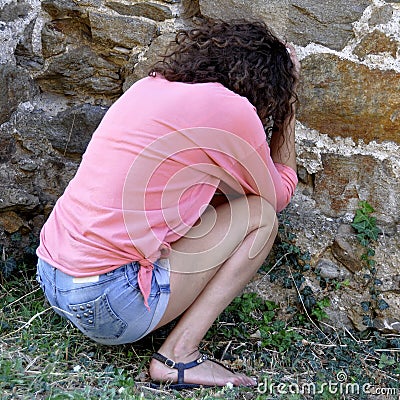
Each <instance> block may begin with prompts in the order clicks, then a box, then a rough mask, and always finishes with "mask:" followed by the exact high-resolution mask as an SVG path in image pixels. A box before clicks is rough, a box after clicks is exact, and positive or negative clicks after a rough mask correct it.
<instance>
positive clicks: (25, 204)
mask: <svg viewBox="0 0 400 400" xmlns="http://www.w3.org/2000/svg"><path fill="white" fill-rule="evenodd" d="M38 205H39V198H38V197H37V196H34V195H32V194H30V193H28V192H27V191H26V190H24V189H22V188H19V187H15V186H11V185H8V186H6V185H5V182H2V184H1V186H0V211H3V210H4V211H7V210H8V209H12V208H16V207H17V206H18V207H19V208H23V209H24V210H33V209H34V208H35V207H36V206H38Z"/></svg>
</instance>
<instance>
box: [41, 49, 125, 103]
mask: <svg viewBox="0 0 400 400" xmlns="http://www.w3.org/2000/svg"><path fill="white" fill-rule="evenodd" d="M37 82H38V83H39V85H40V88H41V89H42V90H43V91H46V92H50V93H61V94H64V95H66V96H73V97H76V98H78V99H84V100H86V99H89V98H91V97H92V98H96V99H99V100H104V101H105V102H106V103H109V102H110V101H112V100H114V99H116V98H117V97H118V96H119V95H120V94H121V85H122V83H121V80H120V76H119V67H118V66H117V65H115V64H113V63H111V62H109V61H107V60H106V59H105V58H103V57H102V56H100V55H98V54H97V53H95V52H94V51H93V50H92V49H91V48H90V47H88V46H81V47H76V48H71V50H70V51H68V52H66V53H63V54H61V55H58V56H55V57H53V58H51V59H50V62H49V65H48V68H47V69H46V70H45V71H44V72H43V73H41V74H40V75H38V77H37Z"/></svg>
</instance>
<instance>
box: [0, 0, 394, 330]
mask: <svg viewBox="0 0 400 400" xmlns="http://www.w3.org/2000/svg"><path fill="white" fill-rule="evenodd" d="M195 14H202V15H205V16H209V17H217V18H222V19H232V18H240V17H255V18H261V19H263V20H264V21H266V22H267V23H268V24H269V25H270V26H271V27H272V28H273V29H274V30H275V32H277V33H278V34H279V35H280V36H281V37H283V38H285V39H286V40H288V41H289V42H292V43H293V44H294V45H295V47H296V49H297V51H298V54H299V57H300V59H301V63H302V78H301V85H300V92H299V95H300V101H301V108H300V110H299V114H298V122H297V153H298V164H299V178H300V184H299V187H298V190H297V192H296V195H295V197H294V199H293V201H292V204H291V205H290V207H289V208H288V210H287V215H288V218H289V220H290V222H291V224H292V226H293V229H294V231H295V232H296V234H297V238H298V239H297V244H298V245H299V246H301V248H302V249H304V250H307V251H309V252H310V253H311V255H312V263H311V264H312V273H310V274H309V276H308V277H307V284H308V285H309V286H310V287H312V288H313V290H314V292H315V293H316V296H320V297H323V296H325V295H327V294H328V295H329V297H330V298H331V301H332V307H331V309H330V310H329V314H330V318H331V323H332V324H334V325H337V326H339V325H341V324H345V325H346V326H348V327H356V328H357V329H365V327H366V326H367V325H371V324H372V325H374V326H375V327H377V328H379V329H386V330H395V331H398V330H400V322H398V321H399V315H400V286H399V282H400V265H399V261H398V260H399V259H400V251H399V247H400V239H399V236H398V233H399V216H400V204H399V203H400V185H399V177H400V151H399V146H400V134H399V132H400V107H399V105H400V55H399V42H400V2H399V0H396V1H395V0H393V1H383V0H353V1H347V0H326V1H322V2H321V1H316V0H254V1H246V0H218V1H216V0H198V1H196V0H194V1H190V0H181V1H179V0H165V1H160V0H152V1H139V0H138V1H124V0H43V1H39V0H0V41H1V43H2V45H1V46H0V94H1V95H0V241H1V248H0V250H1V252H2V259H1V262H2V266H3V267H4V265H7V266H8V267H9V268H12V267H13V266H14V265H15V262H16V260H15V258H17V257H28V256H32V249H33V248H34V245H35V240H36V238H37V234H38V231H39V230H40V227H41V226H42V224H43V222H44V220H45V218H46V217H47V215H48V214H49V212H50V211H51V209H52V207H53V205H54V203H55V201H56V199H57V198H58V197H59V196H60V194H61V193H62V192H63V190H64V188H65V187H66V185H67V184H68V182H69V180H70V179H71V178H72V176H73V175H74V173H75V171H76V168H77V166H78V165H79V161H80V158H81V155H82V154H83V152H84V150H85V148H86V145H87V143H88V141H89V140H90V137H91V134H92V132H93V131H94V129H95V128H96V126H97V124H98V123H99V121H100V120H101V118H102V116H103V115H104V113H105V112H106V110H107V108H108V107H109V106H110V105H111V104H112V103H113V101H115V99H116V98H118V96H120V95H121V94H122V93H123V92H124V91H125V90H126V89H127V88H128V87H129V86H130V85H131V84H132V83H133V82H134V81H136V80H137V79H139V78H141V77H143V76H145V75H146V72H147V68H148V66H149V65H150V64H151V63H152V62H153V61H154V60H156V59H157V57H158V54H160V53H161V52H162V51H163V50H164V49H165V48H166V46H167V44H168V43H169V41H170V40H171V38H172V37H173V32H175V31H176V30H177V29H178V28H180V27H182V26H189V25H190V24H191V17H192V16H193V15H195ZM359 200H367V201H368V202H369V203H370V204H371V205H372V206H373V207H374V208H375V210H376V212H375V214H374V215H375V216H376V217H377V219H378V224H379V226H380V228H381V230H382V234H381V235H380V237H379V240H378V243H377V245H376V249H375V250H376V256H375V259H376V261H377V266H376V271H377V272H376V274H375V276H374V283H373V286H374V291H372V290H371V287H370V286H371V280H368V279H367V278H365V276H368V273H369V271H366V270H365V269H363V267H362V264H361V261H360V260H359V248H358V245H357V241H356V240H355V236H354V232H353V231H352V229H351V228H350V223H351V221H352V218H353V216H354V212H355V210H356V208H357V205H358V202H359ZM3 269H4V268H3ZM316 272H317V273H316ZM329 274H330V275H329ZM321 275H322V276H324V275H327V276H328V275H329V276H331V278H327V279H334V280H336V281H340V280H343V279H346V285H343V286H342V288H341V289H340V290H337V291H331V292H329V293H326V289H324V288H322V287H321V285H319V284H318V279H319V278H320V277H321ZM376 282H379V284H378V285H377V284H376ZM258 288H260V285H258ZM262 289H263V290H262V291H264V292H265V294H266V296H271V293H272V292H273V293H279V290H278V289H279V288H277V287H273V288H272V289H271V285H270V284H265V285H262ZM372 292H373V293H372ZM371 293H372V294H371ZM371 296H375V297H374V298H371ZM378 300H380V302H379V301H378ZM366 303H368V304H371V307H370V308H369V309H368V310H366V307H365V304H366ZM377 304H381V305H382V304H386V305H387V306H388V307H386V306H385V307H379V306H376V307H375V306H374V305H377ZM366 317H368V318H369V319H368V320H369V321H370V323H366V322H365V321H366V320H367V319H366Z"/></svg>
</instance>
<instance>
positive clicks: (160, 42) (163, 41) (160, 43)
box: [123, 33, 175, 92]
mask: <svg viewBox="0 0 400 400" xmlns="http://www.w3.org/2000/svg"><path fill="white" fill-rule="evenodd" d="M174 38H175V34H172V33H166V34H164V35H161V36H158V37H157V38H155V39H154V40H153V41H152V43H151V45H150V46H149V48H148V50H147V51H146V52H145V54H144V55H143V56H142V57H141V59H140V61H138V60H137V58H136V57H135V56H134V57H133V58H131V59H130V61H129V63H128V64H127V65H126V66H125V67H124V71H123V77H124V85H123V90H124V92H125V91H126V90H127V89H128V88H129V87H130V86H131V85H132V84H133V83H134V82H136V81H137V80H138V79H141V78H144V77H145V76H147V75H148V73H149V70H150V68H151V66H152V65H153V64H155V63H156V62H157V61H158V60H160V59H161V56H162V55H163V54H165V52H166V50H167V48H168V46H169V44H170V43H171V42H172V41H173V39H174Z"/></svg>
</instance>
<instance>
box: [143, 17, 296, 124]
mask: <svg viewBox="0 0 400 400" xmlns="http://www.w3.org/2000/svg"><path fill="white" fill-rule="evenodd" d="M155 72H157V73H160V74H161V75H163V76H164V77H165V78H166V79H167V80H169V81H180V82H190V83H204V82H219V83H221V84H222V85H224V86H225V87H226V88H228V89H230V90H232V91H234V92H235V93H237V94H239V95H241V96H244V97H246V98H247V99H248V100H249V101H250V102H251V103H252V104H253V105H254V106H255V107H256V109H257V113H258V115H259V117H260V119H261V121H262V122H263V124H264V126H267V124H268V122H269V120H270V119H271V118H272V119H273V120H274V122H275V124H277V125H282V124H283V123H284V120H285V118H286V117H287V116H289V115H291V114H292V103H293V99H295V98H296V94H295V85H296V82H297V77H296V71H295V70H294V66H293V63H292V61H291V58H290V55H289V53H288V51H287V49H286V47H285V44H284V43H283V42H282V41H281V40H279V39H278V38H277V37H276V36H275V35H274V34H273V33H272V32H271V31H270V30H269V29H268V27H267V26H266V25H265V24H263V23H262V22H258V21H246V20H236V21H232V22H224V21H215V20H201V23H200V24H198V26H196V27H195V28H193V29H191V30H187V31H185V30H182V31H179V32H178V33H177V35H176V39H175V43H173V47H172V49H171V50H170V53H168V54H167V55H166V56H164V57H163V60H162V61H160V62H159V63H157V64H156V65H155V66H154V67H153V69H152V70H151V71H150V75H152V74H154V73H155Z"/></svg>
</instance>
